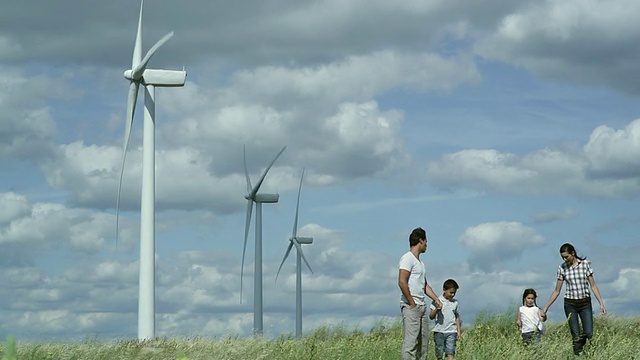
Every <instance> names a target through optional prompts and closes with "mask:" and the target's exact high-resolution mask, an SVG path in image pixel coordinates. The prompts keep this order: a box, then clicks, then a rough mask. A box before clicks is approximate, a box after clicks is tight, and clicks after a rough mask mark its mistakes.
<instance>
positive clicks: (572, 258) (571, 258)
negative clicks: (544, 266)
mask: <svg viewBox="0 0 640 360" xmlns="http://www.w3.org/2000/svg"><path fill="white" fill-rule="evenodd" d="M560 256H561V257H562V260H564V262H566V263H567V264H573V263H574V262H575V261H576V256H575V255H573V254H571V253H569V252H567V251H563V252H561V253H560Z"/></svg>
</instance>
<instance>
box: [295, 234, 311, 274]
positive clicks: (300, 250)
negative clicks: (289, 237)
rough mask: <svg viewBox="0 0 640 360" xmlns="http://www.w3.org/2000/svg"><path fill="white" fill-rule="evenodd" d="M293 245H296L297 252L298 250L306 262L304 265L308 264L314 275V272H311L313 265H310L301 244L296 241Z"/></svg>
mask: <svg viewBox="0 0 640 360" xmlns="http://www.w3.org/2000/svg"><path fill="white" fill-rule="evenodd" d="M293 243H294V244H296V250H298V253H299V254H300V256H302V260H304V263H305V264H307V267H308V268H309V271H311V273H312V274H313V270H311V265H309V262H308V261H307V258H306V257H305V256H304V251H302V246H300V243H299V242H298V241H297V240H295V239H294V240H293Z"/></svg>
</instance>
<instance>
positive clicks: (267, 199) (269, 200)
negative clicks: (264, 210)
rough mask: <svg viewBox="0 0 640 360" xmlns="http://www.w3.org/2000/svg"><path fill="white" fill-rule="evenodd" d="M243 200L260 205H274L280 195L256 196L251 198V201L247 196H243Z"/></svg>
mask: <svg viewBox="0 0 640 360" xmlns="http://www.w3.org/2000/svg"><path fill="white" fill-rule="evenodd" d="M245 199H247V200H253V201H254V202H257V203H262V204H274V203H277V202H278V200H280V195H279V194H256V195H255V196H254V197H253V199H252V198H250V197H249V196H245Z"/></svg>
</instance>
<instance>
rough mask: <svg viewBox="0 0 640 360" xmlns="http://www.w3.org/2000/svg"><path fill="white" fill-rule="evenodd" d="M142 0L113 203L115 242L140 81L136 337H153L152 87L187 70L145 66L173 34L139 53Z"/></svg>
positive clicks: (168, 83) (177, 80) (181, 79)
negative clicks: (142, 116) (140, 157)
mask: <svg viewBox="0 0 640 360" xmlns="http://www.w3.org/2000/svg"><path fill="white" fill-rule="evenodd" d="M143 7H144V0H142V1H141V2H140V17H139V19H138V32H137V34H136V40H135V44H134V47H133V60H132V61H131V69H129V70H127V71H125V72H124V77H125V78H126V79H127V80H129V97H128V101H127V119H126V126H125V133H124V145H123V150H122V168H121V169H120V181H119V183H118V198H117V203H116V246H117V239H118V222H119V220H118V219H119V213H120V193H121V191H122V177H123V174H124V163H125V159H126V156H127V148H128V147H129V139H130V137H131V126H132V124H133V115H134V113H135V108H136V102H137V98H138V89H139V88H140V85H142V86H143V87H144V89H145V98H144V109H145V112H144V126H143V144H142V199H141V203H140V285H139V286H140V288H139V297H138V339H140V340H146V339H152V338H154V337H155V87H156V86H161V87H177V86H184V83H185V80H186V76H187V72H186V71H184V69H183V70H182V71H178V70H163V69H147V65H148V64H149V60H151V57H152V56H153V54H155V52H156V51H157V50H158V49H159V48H160V46H162V45H163V44H164V43H165V42H167V40H169V39H170V38H171V37H172V36H173V32H170V33H168V34H167V35H165V36H164V37H163V38H162V39H160V40H159V41H158V42H157V43H156V44H155V45H153V46H152V47H151V49H149V51H148V52H147V54H146V55H145V56H144V58H143V57H142V8H143Z"/></svg>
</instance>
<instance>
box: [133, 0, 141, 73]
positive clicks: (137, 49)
mask: <svg viewBox="0 0 640 360" xmlns="http://www.w3.org/2000/svg"><path fill="white" fill-rule="evenodd" d="M143 6H144V0H142V1H140V16H139V18H138V32H136V41H135V43H134V44H133V59H131V69H135V68H136V66H138V64H140V59H142V8H143Z"/></svg>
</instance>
